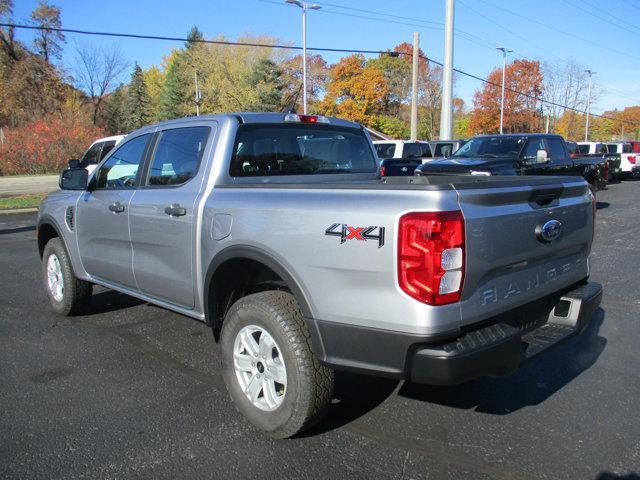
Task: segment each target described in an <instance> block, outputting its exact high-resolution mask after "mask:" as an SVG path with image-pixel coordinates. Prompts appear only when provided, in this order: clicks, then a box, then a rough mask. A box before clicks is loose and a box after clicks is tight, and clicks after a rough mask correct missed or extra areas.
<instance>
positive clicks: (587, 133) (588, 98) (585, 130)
mask: <svg viewBox="0 0 640 480" xmlns="http://www.w3.org/2000/svg"><path fill="white" fill-rule="evenodd" d="M585 72H586V73H587V74H588V75H589V88H588V90H587V120H586V122H585V125H584V141H585V142H587V141H588V138H589V112H590V111H591V75H593V74H595V73H596V72H594V71H592V70H585Z"/></svg>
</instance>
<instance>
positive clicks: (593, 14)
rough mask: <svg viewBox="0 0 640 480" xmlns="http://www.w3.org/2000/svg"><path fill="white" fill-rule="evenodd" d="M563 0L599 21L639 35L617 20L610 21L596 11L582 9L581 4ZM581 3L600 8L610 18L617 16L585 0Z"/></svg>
mask: <svg viewBox="0 0 640 480" xmlns="http://www.w3.org/2000/svg"><path fill="white" fill-rule="evenodd" d="M564 2H565V3H566V4H567V5H571V6H572V7H573V8H575V9H577V10H580V11H581V12H584V13H586V14H588V15H591V16H592V17H595V18H597V19H598V20H601V21H603V22H606V23H608V24H609V25H613V26H614V27H616V28H621V29H622V30H624V31H626V32H629V33H632V34H634V35H638V36H640V34H639V33H638V32H636V31H634V30H632V29H630V28H629V27H627V26H626V25H620V24H619V23H617V22H612V21H611V20H609V19H608V18H606V17H603V16H602V15H598V14H597V13H593V12H590V11H589V10H586V9H584V8H583V7H582V6H580V5H576V4H575V3H573V2H571V1H570V0H564ZM582 3H583V4H584V5H587V6H589V7H591V8H593V9H596V10H600V11H601V12H605V13H606V14H607V15H608V16H610V17H611V18H618V17H614V16H613V15H611V14H610V13H608V12H607V11H606V10H602V9H601V8H598V7H596V6H595V5H592V4H590V3H589V2H586V1H585V0H582Z"/></svg>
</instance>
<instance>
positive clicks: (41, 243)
mask: <svg viewBox="0 0 640 480" xmlns="http://www.w3.org/2000/svg"><path fill="white" fill-rule="evenodd" d="M36 233H37V238H38V253H39V254H40V258H42V255H43V254H44V247H45V245H46V244H47V243H48V242H49V240H51V239H52V238H56V237H57V238H59V239H60V240H61V241H62V244H63V246H64V248H65V250H66V251H67V253H68V252H69V249H68V248H67V244H66V242H65V238H64V236H63V235H62V233H61V230H60V227H59V226H58V225H57V223H56V221H55V220H54V219H53V218H52V217H50V216H49V215H46V216H44V217H42V218H40V220H39V221H38V225H37V228H36Z"/></svg>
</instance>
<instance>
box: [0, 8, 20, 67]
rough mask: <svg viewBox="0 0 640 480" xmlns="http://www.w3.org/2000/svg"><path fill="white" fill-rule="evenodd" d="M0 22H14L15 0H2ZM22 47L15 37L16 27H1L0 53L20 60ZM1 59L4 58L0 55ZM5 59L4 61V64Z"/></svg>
mask: <svg viewBox="0 0 640 480" xmlns="http://www.w3.org/2000/svg"><path fill="white" fill-rule="evenodd" d="M0 22H2V23H13V1H12V0H0ZM19 50H20V47H19V45H18V42H17V40H16V38H15V29H14V28H13V27H0V53H1V55H2V56H6V59H9V60H11V61H18V60H19V59H20V54H19ZM0 60H2V58H1V57H0ZM5 61H6V60H5ZM5 61H3V62H2V63H3V64H4V63H5Z"/></svg>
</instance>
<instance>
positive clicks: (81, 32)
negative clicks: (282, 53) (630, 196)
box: [0, 0, 635, 126]
mask: <svg viewBox="0 0 640 480" xmlns="http://www.w3.org/2000/svg"><path fill="white" fill-rule="evenodd" d="M481 1H482V0H481ZM0 27H7V28H19V29H26V30H40V31H50V32H60V33H76V34H79V35H94V36H107V37H121V38H136V39H146V40H165V41H177V42H194V43H206V44H214V45H227V46H241V47H259V48H275V49H283V50H297V51H299V50H302V47H300V46H297V45H278V44H266V43H254V42H232V41H229V40H206V39H188V38H181V37H167V36H161V35H142V34H137V33H116V32H99V31H92V30H80V29H75V28H55V27H43V26H36V25H20V24H16V23H0ZM307 50H311V51H316V52H338V53H362V54H369V55H411V53H407V52H390V51H383V50H360V49H349V48H326V47H307ZM420 57H421V58H423V59H424V60H426V61H427V62H429V63H433V64H435V65H439V66H441V67H443V66H444V65H443V63H442V62H439V61H437V60H433V59H432V58H429V57H427V56H426V55H420ZM453 71H454V72H456V73H459V74H461V75H464V76H466V77H469V78H473V79H475V80H478V81H480V82H483V83H486V84H489V85H493V86H496V87H501V84H499V83H495V82H492V81H490V80H487V79H486V78H482V77H480V76H478V75H474V74H472V73H468V72H465V71H464V70H460V69H458V68H454V69H453ZM505 89H506V90H508V91H510V92H512V93H516V94H518V95H522V96H525V97H527V98H530V99H532V100H536V101H539V102H542V103H546V104H549V105H554V106H556V107H560V108H564V109H566V110H572V111H574V112H577V113H583V114H586V111H583V110H579V109H577V108H573V107H569V106H568V105H562V104H559V103H556V102H552V101H550V100H546V99H544V98H542V97H536V96H534V95H530V94H528V93H525V92H520V91H518V90H515V89H513V88H510V87H505ZM591 115H592V116H595V117H600V118H604V119H607V120H612V121H616V122H622V123H628V124H630V125H634V126H635V124H634V123H633V122H630V121H628V120H622V119H616V118H610V117H607V116H605V115H599V114H595V113H591Z"/></svg>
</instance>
